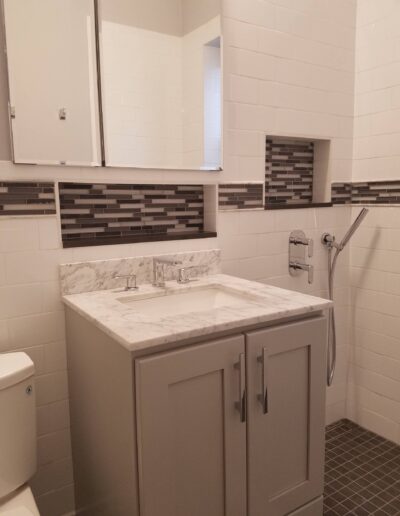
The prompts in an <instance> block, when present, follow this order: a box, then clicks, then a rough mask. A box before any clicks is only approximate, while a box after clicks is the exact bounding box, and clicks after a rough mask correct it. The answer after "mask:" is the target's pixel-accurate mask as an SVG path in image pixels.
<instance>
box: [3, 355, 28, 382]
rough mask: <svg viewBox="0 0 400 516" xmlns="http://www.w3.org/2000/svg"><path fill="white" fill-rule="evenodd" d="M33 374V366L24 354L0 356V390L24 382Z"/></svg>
mask: <svg viewBox="0 0 400 516" xmlns="http://www.w3.org/2000/svg"><path fill="white" fill-rule="evenodd" d="M34 372H35V366H34V364H33V362H32V360H31V359H30V358H29V357H28V355H27V354H26V353H3V354H0V390H2V389H6V388H7V387H12V386H13V385H16V384H17V383H19V382H22V381H23V380H26V379H27V378H29V377H30V376H33V374H34Z"/></svg>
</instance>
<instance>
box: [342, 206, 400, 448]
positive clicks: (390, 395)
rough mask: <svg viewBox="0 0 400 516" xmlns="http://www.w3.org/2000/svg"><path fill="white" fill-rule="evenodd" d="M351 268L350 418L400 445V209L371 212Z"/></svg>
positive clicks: (357, 238)
mask: <svg viewBox="0 0 400 516" xmlns="http://www.w3.org/2000/svg"><path fill="white" fill-rule="evenodd" d="M353 211H354V216H355V214H356V213H357V212H358V211H359V208H357V207H354V208H353ZM350 264H351V268H350V280H351V290H352V293H351V295H352V305H353V310H352V320H353V334H352V338H351V354H350V375H349V385H348V405H347V415H348V417H349V418H351V419H352V420H353V421H356V422H357V423H359V424H360V425H362V426H364V427H366V428H368V429H370V430H372V431H374V432H376V433H378V434H380V435H383V436H384V437H386V438H387V439H390V440H392V441H395V442H397V443H400V207H373V208H372V207H371V208H370V213H369V214H368V216H367V218H366V219H365V221H364V223H363V226H362V227H361V228H360V229H359V231H358V233H357V234H356V235H355V236H354V241H353V246H352V249H351V261H350Z"/></svg>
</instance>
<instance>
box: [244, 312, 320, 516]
mask: <svg viewBox="0 0 400 516" xmlns="http://www.w3.org/2000/svg"><path fill="white" fill-rule="evenodd" d="M325 341H326V321H325V318H322V317H321V318H318V319H310V320H305V321H300V322H297V323H292V324H287V325H284V326H279V327H275V328H267V329H263V330H260V331H254V332H251V333H248V334H247V335H246V352H247V378H248V422H247V425H248V472H249V473H248V503H249V516H266V515H268V516H281V515H284V514H290V513H291V512H292V511H295V510H296V509H298V508H299V507H302V506H303V505H305V504H307V503H308V502H310V501H312V500H314V499H316V498H318V497H320V496H321V495H322V493H323V468H324V415H325V410H324V407H325V367H324V364H325V346H324V343H325ZM321 503H322V502H321ZM318 510H319V509H315V510H314V509H313V508H311V509H306V510H304V512H299V513H298V514H307V515H308V514H310V515H311V514H313V515H314V514H321V512H318ZM296 514H297V512H296Z"/></svg>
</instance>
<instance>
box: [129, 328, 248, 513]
mask: <svg viewBox="0 0 400 516" xmlns="http://www.w3.org/2000/svg"><path fill="white" fill-rule="evenodd" d="M244 351H245V346H244V337H243V336H238V337H232V338H227V339H223V340H219V341H215V342H211V343H209V344H203V345H200V346H195V347H191V348H187V349H184V350H178V351H173V352H170V353H164V354H160V355H157V356H154V357H150V358H143V359H140V360H138V361H137V362H136V386H137V425H138V451H139V478H140V507H141V516H160V515H162V516H188V515H189V514H190V516H204V515H207V516H245V514H246V424H245V423H242V422H241V421H240V414H239V412H238V409H237V402H238V401H239V369H238V368H237V367H235V364H236V363H238V361H239V356H240V355H241V354H243V353H244Z"/></svg>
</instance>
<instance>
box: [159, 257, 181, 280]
mask: <svg viewBox="0 0 400 516" xmlns="http://www.w3.org/2000/svg"><path fill="white" fill-rule="evenodd" d="M181 264H182V262H181V261H179V260H172V259H170V258H153V286H154V287H165V268H166V267H176V266H177V265H181Z"/></svg>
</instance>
